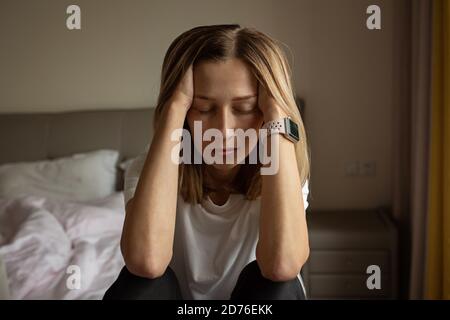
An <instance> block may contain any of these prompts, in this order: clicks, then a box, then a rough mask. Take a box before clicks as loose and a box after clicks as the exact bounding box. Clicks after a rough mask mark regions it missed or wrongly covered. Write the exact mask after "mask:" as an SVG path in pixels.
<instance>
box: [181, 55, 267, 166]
mask: <svg viewBox="0 0 450 320" xmlns="http://www.w3.org/2000/svg"><path fill="white" fill-rule="evenodd" d="M193 72H194V100H193V103H192V106H191V108H190V109H189V112H188V114H187V118H186V119H187V122H188V125H189V128H190V131H191V133H192V134H193V138H194V141H195V139H196V134H198V132H196V131H195V130H194V121H201V126H202V136H203V133H204V132H205V131H206V130H208V129H218V130H219V131H220V132H221V134H222V137H223V141H222V142H223V148H224V149H226V150H217V149H215V150H213V151H212V153H211V154H212V156H214V157H218V156H220V157H222V159H223V161H222V162H223V164H212V166H214V168H215V169H219V170H230V169H232V168H233V167H235V166H236V165H238V163H239V162H241V161H242V160H244V159H245V157H247V155H248V154H249V152H250V151H251V150H253V148H254V147H255V145H256V144H255V143H251V142H250V141H249V140H250V139H245V143H244V144H243V143H238V139H236V137H235V134H236V132H235V133H234V135H233V134H230V133H229V132H228V133H227V130H226V129H234V130H233V131H235V130H236V129H242V130H244V131H247V130H248V129H253V130H254V131H255V132H256V133H258V129H259V128H261V126H262V124H263V115H262V113H261V111H260V109H259V107H258V85H257V80H256V78H255V77H254V76H253V74H252V73H251V71H250V68H249V67H248V66H247V65H246V64H245V63H244V62H243V61H242V60H239V59H234V58H233V59H227V60H225V61H221V62H211V61H205V62H200V63H198V64H196V65H195V66H194V71H193ZM197 138H198V137H197ZM213 139H214V138H213ZM203 140H204V139H202V144H201V149H202V154H203V155H204V151H205V148H206V146H207V145H208V144H210V143H212V142H213V141H203ZM240 141H242V140H240ZM227 143H228V144H229V145H232V146H234V149H233V148H232V149H233V150H231V151H229V149H228V147H227ZM197 148H199V147H197ZM217 153H218V154H217ZM229 153H233V154H234V155H236V158H234V155H233V158H234V159H235V160H234V161H232V163H231V164H229V163H226V160H225V159H226V157H227V154H229ZM238 155H240V156H239V157H238ZM228 157H229V155H228Z"/></svg>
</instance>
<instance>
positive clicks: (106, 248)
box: [0, 192, 125, 299]
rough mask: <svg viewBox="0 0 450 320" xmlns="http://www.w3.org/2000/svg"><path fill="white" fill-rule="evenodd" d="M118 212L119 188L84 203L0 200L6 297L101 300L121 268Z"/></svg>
mask: <svg viewBox="0 0 450 320" xmlns="http://www.w3.org/2000/svg"><path fill="white" fill-rule="evenodd" d="M124 211H125V209H124V204H123V193H122V192H117V193H114V194H113V195H111V196H109V197H107V198H104V199H98V200H95V201H90V202H89V203H86V202H84V203H76V202H63V201H57V200H52V199H49V198H42V197H37V196H24V197H21V198H17V199H5V198H0V257H1V259H2V260H3V263H4V264H5V267H6V272H7V276H8V281H9V292H10V296H11V298H12V299H101V298H102V297H103V294H104V293H105V291H106V290H107V289H108V287H109V286H110V285H111V284H112V283H113V282H114V280H115V279H116V277H117V276H118V274H119V272H120V269H121V268H122V267H123V266H124V262H123V259H122V256H121V253H120V249H119V242H120V234H121V231H122V225H123V219H124ZM74 279H75V280H74ZM77 284H78V285H79V288H78V286H77Z"/></svg>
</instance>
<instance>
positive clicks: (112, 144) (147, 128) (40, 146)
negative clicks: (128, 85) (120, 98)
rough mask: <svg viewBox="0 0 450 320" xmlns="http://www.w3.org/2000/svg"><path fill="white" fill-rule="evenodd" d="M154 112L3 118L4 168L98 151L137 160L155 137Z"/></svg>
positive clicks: (0, 133) (0, 138)
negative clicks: (15, 163) (5, 164)
mask: <svg viewBox="0 0 450 320" xmlns="http://www.w3.org/2000/svg"><path fill="white" fill-rule="evenodd" d="M153 113H154V109H153V108H144V109H123V110H100V111H98V110H97V111H74V112H61V113H16V114H0V150H1V151H0V164H3V163H9V162H21V161H37V160H44V159H53V158H57V157H63V156H68V155H71V154H74V153H79V152H87V151H93V150H98V149H115V150H118V151H119V152H120V160H123V159H127V158H130V157H135V156H137V155H138V154H139V153H140V152H142V150H143V149H144V148H145V146H146V145H147V144H148V143H149V142H150V141H151V138H152V137H153Z"/></svg>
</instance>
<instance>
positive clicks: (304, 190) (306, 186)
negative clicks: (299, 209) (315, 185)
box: [302, 180, 309, 212]
mask: <svg viewBox="0 0 450 320" xmlns="http://www.w3.org/2000/svg"><path fill="white" fill-rule="evenodd" d="M308 194H309V180H306V182H305V184H304V185H303V187H302V195H303V206H304V207H305V212H306V209H307V208H308V205H309V203H308Z"/></svg>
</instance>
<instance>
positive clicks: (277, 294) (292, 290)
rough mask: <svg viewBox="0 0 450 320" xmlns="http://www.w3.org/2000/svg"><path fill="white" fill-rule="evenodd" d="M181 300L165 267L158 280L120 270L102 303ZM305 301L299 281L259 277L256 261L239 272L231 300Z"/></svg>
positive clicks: (171, 272)
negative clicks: (282, 280)
mask: <svg viewBox="0 0 450 320" xmlns="http://www.w3.org/2000/svg"><path fill="white" fill-rule="evenodd" d="M122 299H130V300H182V297H181V291H180V286H179V284H178V280H177V277H176V275H175V272H174V271H173V270H172V269H171V268H170V267H168V268H167V269H166V272H165V273H164V274H163V275H162V276H161V277H159V278H155V279H148V278H142V277H138V276H136V275H134V274H132V273H131V272H129V271H128V269H127V268H126V267H123V269H122V271H121V272H120V274H119V277H118V278H117V280H116V281H115V282H114V283H113V284H112V286H111V287H110V288H109V289H108V290H107V291H106V293H105V296H104V297H103V300H122ZM259 299H261V300H305V299H306V297H305V295H304V293H303V289H302V286H301V284H300V281H299V279H298V278H295V279H293V280H289V281H285V282H278V281H277V282H275V281H271V280H269V279H266V278H264V277H263V276H262V275H261V271H260V269H259V266H258V264H257V263H256V260H254V261H252V262H250V263H249V264H248V265H246V266H245V267H244V269H242V271H241V273H240V275H239V278H238V280H237V282H236V285H235V287H234V289H233V292H232V293H231V297H230V300H259Z"/></svg>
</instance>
